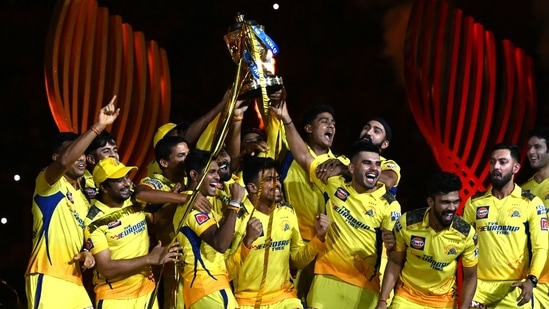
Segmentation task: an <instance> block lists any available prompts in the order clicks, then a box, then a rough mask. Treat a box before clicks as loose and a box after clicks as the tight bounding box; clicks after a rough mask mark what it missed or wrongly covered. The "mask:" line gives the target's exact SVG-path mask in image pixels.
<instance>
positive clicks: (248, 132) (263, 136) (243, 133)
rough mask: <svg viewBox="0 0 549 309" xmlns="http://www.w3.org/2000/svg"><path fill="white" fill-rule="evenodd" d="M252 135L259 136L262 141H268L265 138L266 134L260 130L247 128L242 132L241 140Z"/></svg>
mask: <svg viewBox="0 0 549 309" xmlns="http://www.w3.org/2000/svg"><path fill="white" fill-rule="evenodd" d="M250 133H255V134H257V135H259V136H261V139H263V140H264V141H266V140H267V139H266V138H265V133H264V132H263V131H262V130H260V129H257V128H246V129H244V130H242V132H241V133H240V138H241V139H242V138H244V136H246V135H247V134H250Z"/></svg>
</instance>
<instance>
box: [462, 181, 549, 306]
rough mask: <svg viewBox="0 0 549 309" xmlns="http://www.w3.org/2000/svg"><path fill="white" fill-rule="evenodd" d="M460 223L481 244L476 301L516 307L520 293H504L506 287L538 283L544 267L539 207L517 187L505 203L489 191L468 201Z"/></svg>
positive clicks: (544, 245) (544, 239) (542, 215)
mask: <svg viewBox="0 0 549 309" xmlns="http://www.w3.org/2000/svg"><path fill="white" fill-rule="evenodd" d="M463 218H464V219H465V221H467V222H469V223H470V224H471V225H472V226H473V227H475V229H476V231H477V234H478V241H479V254H480V256H479V257H480V258H479V262H478V270H477V277H478V279H479V284H478V286H477V291H476V293H475V296H474V300H475V301H477V302H480V303H482V304H484V305H487V306H489V305H491V304H492V303H499V304H501V305H504V304H508V305H509V306H516V299H517V297H518V296H519V294H520V289H515V290H514V291H513V292H511V293H508V292H509V285H510V284H512V283H514V282H518V281H522V280H524V278H526V276H527V275H529V274H532V275H534V276H536V277H538V278H539V277H540V274H541V271H542V269H543V267H544V265H545V261H546V256H547V249H548V242H549V236H548V235H547V215H546V211H545V206H544V205H543V203H542V201H541V200H540V199H539V198H538V197H536V196H534V195H533V194H531V193H529V192H528V191H525V190H523V189H522V188H521V187H519V186H518V185H515V186H514V188H513V191H511V193H510V194H509V195H508V196H506V197H504V198H503V199H498V198H496V197H495V196H493V195H492V191H491V190H488V191H486V192H482V193H479V194H477V195H475V196H472V197H470V198H469V199H468V200H467V202H466V203H465V207H464V213H463ZM485 282H486V284H485ZM494 283H496V284H498V286H494ZM484 286H490V289H491V291H488V290H484V288H483V287H484ZM497 291H501V293H500V292H497ZM507 293H508V294H507Z"/></svg>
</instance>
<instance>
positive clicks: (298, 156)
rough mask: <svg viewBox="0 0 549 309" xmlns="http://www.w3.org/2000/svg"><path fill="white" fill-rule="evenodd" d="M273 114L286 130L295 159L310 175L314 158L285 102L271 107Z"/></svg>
mask: <svg viewBox="0 0 549 309" xmlns="http://www.w3.org/2000/svg"><path fill="white" fill-rule="evenodd" d="M271 110H272V111H273V114H274V115H275V116H276V117H277V118H278V119H280V120H282V124H283V125H284V128H285V130H286V139H287V141H288V145H289V146H290V151H291V152H292V155H293V157H294V160H295V161H296V162H297V163H298V164H299V165H300V166H301V167H302V168H303V169H305V171H306V172H307V173H309V168H310V166H311V163H312V162H313V160H314V158H313V156H312V155H311V154H310V153H309V149H308V148H307V144H306V143H305V141H304V140H303V139H302V138H301V136H300V135H299V132H298V131H297V128H296V127H295V124H294V122H293V121H292V118H291V117H290V115H289V113H288V107H287V104H286V102H285V101H282V102H281V103H280V104H279V105H278V106H277V107H275V106H271Z"/></svg>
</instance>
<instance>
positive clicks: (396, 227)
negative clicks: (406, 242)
mask: <svg viewBox="0 0 549 309" xmlns="http://www.w3.org/2000/svg"><path fill="white" fill-rule="evenodd" d="M400 230H402V224H400V221H397V222H396V223H395V231H397V232H400Z"/></svg>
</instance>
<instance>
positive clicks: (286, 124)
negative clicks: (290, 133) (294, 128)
mask: <svg viewBox="0 0 549 309" xmlns="http://www.w3.org/2000/svg"><path fill="white" fill-rule="evenodd" d="M292 122H293V120H290V122H288V123H284V121H282V124H283V125H285V126H288V125H290V124H291V123H292Z"/></svg>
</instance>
